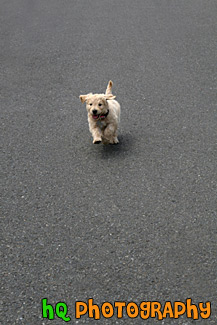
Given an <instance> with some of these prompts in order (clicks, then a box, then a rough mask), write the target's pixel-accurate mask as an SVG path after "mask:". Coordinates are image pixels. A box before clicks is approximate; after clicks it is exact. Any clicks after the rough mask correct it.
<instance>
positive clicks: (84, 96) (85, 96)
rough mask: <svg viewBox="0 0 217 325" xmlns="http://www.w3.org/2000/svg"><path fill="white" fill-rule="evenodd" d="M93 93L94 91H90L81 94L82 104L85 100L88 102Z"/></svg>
mask: <svg viewBox="0 0 217 325" xmlns="http://www.w3.org/2000/svg"><path fill="white" fill-rule="evenodd" d="M92 95H93V94H92V93H89V94H87V95H80V96H79V98H80V100H81V102H82V104H84V102H86V101H87V99H88V98H89V97H91V96H92Z"/></svg>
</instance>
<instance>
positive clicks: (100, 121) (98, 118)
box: [80, 80, 121, 144]
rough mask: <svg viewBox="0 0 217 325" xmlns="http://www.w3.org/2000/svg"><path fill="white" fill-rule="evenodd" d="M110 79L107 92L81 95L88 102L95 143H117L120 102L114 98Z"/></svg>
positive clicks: (89, 119)
mask: <svg viewBox="0 0 217 325" xmlns="http://www.w3.org/2000/svg"><path fill="white" fill-rule="evenodd" d="M112 85H113V83H112V81H111V80H110V81H109V83H108V86H107V89H106V92H105V94H92V93H89V94H87V95H80V100H81V102H82V103H84V102H86V108H87V113H88V114H87V115H88V122H89V129H90V132H91V133H92V136H93V143H94V144H97V143H100V142H102V143H103V144H108V143H110V144H117V143H118V142H119V141H118V137H117V128H118V124H119V121H120V111H121V108H120V104H119V103H118V102H117V101H116V100H114V99H115V97H116V96H114V95H113V94H112Z"/></svg>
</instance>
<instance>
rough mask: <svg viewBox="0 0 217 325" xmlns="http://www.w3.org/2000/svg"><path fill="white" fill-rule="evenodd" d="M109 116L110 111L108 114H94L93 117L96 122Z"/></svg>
mask: <svg viewBox="0 0 217 325" xmlns="http://www.w3.org/2000/svg"><path fill="white" fill-rule="evenodd" d="M108 114H109V110H108V111H107V113H106V114H98V115H97V114H93V115H92V118H93V119H94V120H104V119H105V118H106V117H107V116H108Z"/></svg>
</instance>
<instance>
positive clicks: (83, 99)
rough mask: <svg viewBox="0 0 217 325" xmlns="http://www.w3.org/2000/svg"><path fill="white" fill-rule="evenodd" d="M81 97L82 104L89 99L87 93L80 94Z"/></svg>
mask: <svg viewBox="0 0 217 325" xmlns="http://www.w3.org/2000/svg"><path fill="white" fill-rule="evenodd" d="M79 98H80V100H81V102H82V104H84V102H86V100H87V95H80V96H79Z"/></svg>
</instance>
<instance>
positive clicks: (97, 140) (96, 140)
mask: <svg viewBox="0 0 217 325" xmlns="http://www.w3.org/2000/svg"><path fill="white" fill-rule="evenodd" d="M101 142H102V140H100V139H95V140H93V143H94V144H99V143H101Z"/></svg>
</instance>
